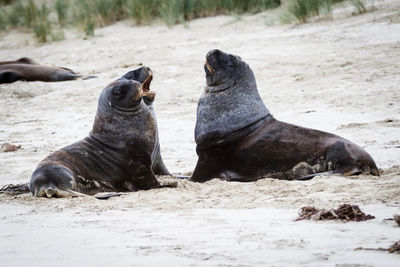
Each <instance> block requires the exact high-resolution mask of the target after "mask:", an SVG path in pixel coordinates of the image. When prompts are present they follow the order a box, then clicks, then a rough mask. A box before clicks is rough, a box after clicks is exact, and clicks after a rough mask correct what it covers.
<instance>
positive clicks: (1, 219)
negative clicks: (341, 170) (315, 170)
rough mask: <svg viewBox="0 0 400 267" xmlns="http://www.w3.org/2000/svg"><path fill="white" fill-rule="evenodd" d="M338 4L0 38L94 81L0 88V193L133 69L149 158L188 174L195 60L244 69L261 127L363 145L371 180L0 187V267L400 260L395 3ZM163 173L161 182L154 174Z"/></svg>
mask: <svg viewBox="0 0 400 267" xmlns="http://www.w3.org/2000/svg"><path fill="white" fill-rule="evenodd" d="M365 3H366V6H367V7H368V10H369V12H367V13H364V14H359V15H352V13H354V7H353V6H352V5H350V4H349V3H347V2H346V3H344V4H342V5H340V6H339V7H337V8H335V9H334V11H333V15H332V19H329V20H326V19H323V20H319V19H314V20H313V21H312V22H310V23H307V24H302V25H280V24H277V23H272V22H273V21H274V20H275V18H276V16H277V12H278V11H279V10H271V11H266V12H262V13H259V14H255V15H243V16H240V17H231V16H217V17H210V18H203V19H197V20H194V21H191V22H188V23H186V24H185V25H176V26H173V27H171V28H168V27H167V26H165V25H164V24H162V23H161V22H160V23H157V22H156V23H153V24H152V25H150V26H136V25H135V24H134V22H132V21H129V20H128V21H122V22H119V23H117V24H114V25H111V26H108V27H104V28H101V29H96V31H95V36H94V37H90V38H84V37H83V35H81V34H80V33H79V32H77V31H76V30H75V29H67V30H66V32H65V35H66V39H65V40H63V41H59V42H52V43H47V44H41V45H39V44H37V43H36V42H35V41H34V39H33V36H32V34H31V33H24V32H20V31H14V30H13V31H10V32H7V33H6V32H2V33H1V34H0V60H14V59H18V58H20V57H31V58H33V59H34V60H36V61H38V62H40V63H42V64H46V65H52V66H63V67H68V68H71V69H73V70H74V71H76V72H79V73H81V74H85V75H95V76H97V78H95V79H89V80H76V81H67V82H57V83H45V82H15V83H12V84H1V85H0V144H3V143H6V142H8V143H11V144H14V145H21V147H22V148H21V149H19V150H17V151H14V152H7V153H4V152H0V186H2V185H5V184H10V183H13V184H16V183H26V182H28V181H29V179H30V176H31V174H32V172H33V170H34V169H35V167H36V165H37V164H38V163H39V162H40V161H41V160H42V159H43V158H44V157H45V156H47V155H48V154H49V153H51V152H53V151H56V150H58V149H60V148H62V147H64V146H66V145H69V144H71V143H73V142H75V141H78V140H80V139H82V138H84V137H85V136H87V134H88V133H89V132H90V130H91V127H92V124H93V121H94V116H95V114H96V108H97V100H98V97H99V95H100V92H101V90H102V89H103V88H104V87H105V86H106V85H107V84H108V83H110V82H111V81H113V80H115V79H117V78H119V77H120V76H121V75H123V74H124V73H126V72H128V71H129V70H132V69H135V68H138V67H139V66H141V65H146V66H149V67H150V68H151V69H152V70H153V74H154V79H153V82H152V90H154V91H156V93H157V95H156V100H155V103H154V105H155V110H156V114H157V120H158V127H159V134H160V142H161V153H162V156H163V159H164V162H165V164H166V166H167V167H168V169H169V170H170V171H171V172H172V173H173V174H179V175H190V174H191V173H192V171H193V169H194V167H195V164H196V161H197V155H196V151H195V147H196V144H195V142H194V125H195V120H196V107H197V101H198V99H199V97H200V95H201V93H202V90H203V88H204V86H205V74H204V70H203V63H204V58H205V55H206V53H207V51H209V50H211V49H214V48H218V49H221V50H223V51H226V52H228V53H232V54H235V55H239V56H240V57H241V58H242V59H243V60H244V61H246V62H247V63H248V64H249V65H250V67H251V68H252V70H253V72H254V74H255V77H256V80H257V85H258V89H259V92H260V95H261V97H262V99H263V100H264V103H265V105H266V106H267V107H268V109H269V110H270V111H271V113H272V114H273V115H274V116H275V118H277V119H279V120H282V121H285V122H290V123H294V124H297V125H301V126H305V127H309V128H314V129H319V130H323V131H327V132H332V133H334V134H337V135H339V136H342V137H344V138H347V139H349V140H351V141H353V142H354V143H356V144H358V145H360V146H361V147H363V148H364V149H365V150H366V151H367V152H368V153H369V154H370V155H371V156H372V157H373V158H374V159H375V161H376V163H377V165H378V167H379V168H380V171H381V176H380V177H375V176H367V175H360V176H350V177H343V176H336V175H335V176H324V177H321V176H318V177H316V178H314V179H312V180H310V181H282V180H274V179H262V180H259V181H257V182H250V183H237V182H226V181H221V180H218V179H214V180H211V181H209V182H206V183H204V184H199V183H193V182H190V181H187V180H177V182H178V186H177V188H163V189H153V190H149V191H138V192H132V193H127V194H124V195H122V196H120V197H115V198H111V199H108V200H98V199H95V198H93V197H79V198H65V199H45V198H34V197H32V196H31V195H30V194H22V195H17V196H12V195H8V194H0V209H1V214H0V229H1V231H0V241H1V242H0V265H1V266H28V265H29V266H54V265H58V266H73V265H76V266H110V265H111V264H112V265H115V266H160V265H163V266H343V267H344V266H400V254H390V253H389V252H387V251H375V250H357V248H359V247H362V248H388V247H390V246H391V245H392V244H393V243H394V242H396V241H399V240H400V227H399V226H398V225H397V224H396V223H395V222H394V221H393V220H385V219H388V218H393V215H394V214H400V64H399V62H400V2H399V1H398V0H374V1H365ZM159 179H160V180H171V179H174V178H172V177H159ZM343 203H349V204H354V205H359V207H360V208H361V209H362V210H363V211H364V212H365V213H367V214H371V215H374V216H375V217H376V218H375V219H373V220H369V221H365V222H347V223H345V222H341V221H322V222H321V221H319V222H317V221H306V220H303V221H297V222H296V221H295V219H296V218H297V217H298V211H299V209H300V208H301V207H303V206H315V207H317V208H326V209H331V208H337V207H338V206H339V205H340V204H343Z"/></svg>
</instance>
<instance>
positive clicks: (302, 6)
mask: <svg viewBox="0 0 400 267" xmlns="http://www.w3.org/2000/svg"><path fill="white" fill-rule="evenodd" d="M343 1H344V0H295V1H293V3H292V4H291V5H289V12H290V13H291V15H293V16H294V17H295V18H296V20H297V21H298V22H300V23H305V22H307V19H308V18H309V17H311V16H317V15H319V14H321V13H322V14H325V15H327V14H330V13H331V12H332V4H334V3H338V2H343Z"/></svg>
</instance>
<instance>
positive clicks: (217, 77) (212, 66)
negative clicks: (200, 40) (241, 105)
mask: <svg viewBox="0 0 400 267" xmlns="http://www.w3.org/2000/svg"><path fill="white" fill-rule="evenodd" d="M247 69H249V67H248V65H247V64H246V62H244V61H242V60H241V58H240V57H238V56H235V55H230V54H227V53H224V52H222V51H221V50H218V49H213V50H211V51H209V52H208V53H207V55H206V62H205V63H204V71H205V72H206V83H207V86H208V88H207V89H206V90H207V91H209V92H210V93H216V92H220V91H223V90H226V89H228V88H229V87H231V86H233V85H234V84H235V83H237V82H238V81H239V80H240V79H241V77H243V76H244V75H245V74H244V71H246V70H247Z"/></svg>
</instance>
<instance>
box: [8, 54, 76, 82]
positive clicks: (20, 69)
mask: <svg viewBox="0 0 400 267" xmlns="http://www.w3.org/2000/svg"><path fill="white" fill-rule="evenodd" d="M81 77H82V76H81V75H79V74H76V73H75V72H73V71H72V70H70V69H67V68H61V67H60V68H56V67H49V66H44V65H39V64H37V63H36V62H35V61H33V60H32V59H30V58H26V57H25V58H20V59H18V60H16V61H3V62H0V83H13V82H15V81H20V80H22V81H44V82H58V81H67V80H75V79H78V78H81Z"/></svg>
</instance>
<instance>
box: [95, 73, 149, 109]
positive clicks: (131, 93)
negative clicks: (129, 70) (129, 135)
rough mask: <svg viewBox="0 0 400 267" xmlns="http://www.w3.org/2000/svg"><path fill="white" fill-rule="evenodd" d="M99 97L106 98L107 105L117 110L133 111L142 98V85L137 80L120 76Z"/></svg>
mask: <svg viewBox="0 0 400 267" xmlns="http://www.w3.org/2000/svg"><path fill="white" fill-rule="evenodd" d="M100 98H102V99H103V100H107V101H108V105H109V106H110V107H112V108H113V109H116V110H118V111H122V112H129V111H135V110H136V109H137V108H138V107H139V106H140V103H141V101H142V98H143V91H142V86H141V84H140V83H139V82H137V81H133V80H127V79H125V78H121V79H118V80H116V81H114V82H112V83H110V84H109V85H108V86H107V87H106V88H105V89H104V90H103V92H102V94H101V96H100Z"/></svg>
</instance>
